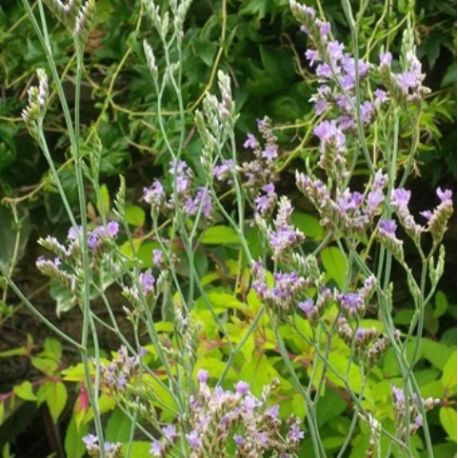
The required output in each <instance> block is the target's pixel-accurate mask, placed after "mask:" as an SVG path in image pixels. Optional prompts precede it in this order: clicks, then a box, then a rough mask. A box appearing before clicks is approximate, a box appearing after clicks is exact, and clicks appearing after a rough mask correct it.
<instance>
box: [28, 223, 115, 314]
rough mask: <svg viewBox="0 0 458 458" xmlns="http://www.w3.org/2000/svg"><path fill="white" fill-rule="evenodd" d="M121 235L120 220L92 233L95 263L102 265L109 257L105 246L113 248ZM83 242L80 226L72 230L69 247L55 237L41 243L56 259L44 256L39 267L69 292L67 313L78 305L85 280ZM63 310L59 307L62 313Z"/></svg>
mask: <svg viewBox="0 0 458 458" xmlns="http://www.w3.org/2000/svg"><path fill="white" fill-rule="evenodd" d="M118 232H119V224H118V223H117V222H116V221H110V222H108V223H107V224H106V225H100V226H96V227H95V228H94V229H93V230H91V231H89V232H88V235H87V246H88V248H89V253H90V255H91V259H92V260H93V262H94V263H97V264H98V265H99V266H100V265H101V264H102V263H101V259H103V258H104V257H106V253H104V251H105V250H103V247H107V246H109V245H111V244H112V243H113V240H114V239H115V238H116V236H117V234H118ZM82 239H83V234H82V228H81V227H80V226H78V227H72V228H70V230H69V231H68V235H67V240H66V244H65V245H64V244H62V243H60V242H59V241H58V240H57V239H56V238H55V237H51V236H48V237H45V238H40V239H39V240H38V243H39V244H40V245H41V246H43V247H44V248H46V249H47V250H49V251H50V252H52V253H53V254H54V255H55V258H54V259H52V260H51V259H46V258H44V257H43V256H40V257H39V258H38V259H37V261H36V266H37V268H38V270H40V272H41V273H43V274H44V275H46V276H47V277H49V278H50V279H51V280H54V281H56V282H57V283H58V284H59V285H60V286H62V287H64V288H65V289H66V290H67V291H69V293H70V296H71V298H70V299H69V301H68V304H67V305H66V309H65V310H68V309H69V308H71V307H73V306H74V305H76V304H77V302H78V290H79V285H80V282H81V281H82V279H81V276H82V257H81V244H82ZM60 311H61V310H60V309H59V307H58V313H60Z"/></svg>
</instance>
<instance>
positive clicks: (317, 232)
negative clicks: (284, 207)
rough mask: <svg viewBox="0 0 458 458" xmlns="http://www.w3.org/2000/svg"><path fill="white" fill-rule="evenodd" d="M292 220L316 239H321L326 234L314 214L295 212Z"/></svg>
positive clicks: (308, 235)
mask: <svg viewBox="0 0 458 458" xmlns="http://www.w3.org/2000/svg"><path fill="white" fill-rule="evenodd" d="M291 220H292V222H293V224H294V226H296V227H297V228H298V229H300V230H301V231H302V232H303V233H304V235H305V236H306V237H310V238H311V239H314V240H321V239H322V238H323V235H324V231H323V228H322V227H321V225H320V222H319V221H318V218H316V217H315V216H313V215H309V214H307V213H301V212H294V213H293V215H292V217H291Z"/></svg>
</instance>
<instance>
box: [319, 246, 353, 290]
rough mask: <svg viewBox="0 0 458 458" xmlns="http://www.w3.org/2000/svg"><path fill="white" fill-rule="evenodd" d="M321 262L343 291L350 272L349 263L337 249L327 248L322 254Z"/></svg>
mask: <svg viewBox="0 0 458 458" xmlns="http://www.w3.org/2000/svg"><path fill="white" fill-rule="evenodd" d="M321 262H322V263H323V266H324V268H325V270H326V273H327V274H328V276H329V278H331V279H333V280H334V281H335V282H336V283H337V286H338V287H339V288H340V289H341V290H343V289H344V288H345V280H346V278H347V272H348V262H347V259H346V258H345V256H344V255H343V254H342V252H341V251H340V250H339V249H338V248H337V247H327V248H325V249H324V250H323V251H322V252H321Z"/></svg>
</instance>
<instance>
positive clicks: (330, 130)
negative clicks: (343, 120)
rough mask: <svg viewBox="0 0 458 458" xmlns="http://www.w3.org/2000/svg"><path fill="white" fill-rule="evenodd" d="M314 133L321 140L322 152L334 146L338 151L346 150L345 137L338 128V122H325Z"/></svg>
mask: <svg viewBox="0 0 458 458" xmlns="http://www.w3.org/2000/svg"><path fill="white" fill-rule="evenodd" d="M313 133H314V134H315V135H316V136H317V137H318V138H319V139H320V142H321V146H320V147H321V151H322V152H323V151H325V150H326V149H327V148H328V147H329V146H330V145H332V146H333V147H334V148H335V149H336V150H337V151H342V150H344V149H345V135H344V134H343V133H342V131H341V130H340V128H339V127H338V126H337V123H336V121H323V122H320V124H318V125H317V126H316V127H315V129H314V130H313Z"/></svg>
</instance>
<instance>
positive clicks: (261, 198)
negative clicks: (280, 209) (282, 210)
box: [254, 183, 277, 216]
mask: <svg viewBox="0 0 458 458" xmlns="http://www.w3.org/2000/svg"><path fill="white" fill-rule="evenodd" d="M261 191H262V192H264V193H265V194H264V195H262V194H259V195H258V196H257V197H256V199H255V200H254V202H255V204H256V211H257V212H258V213H259V214H260V215H261V216H266V215H267V214H269V213H270V212H271V211H272V209H273V207H274V205H275V202H276V201H277V193H276V192H275V186H274V185H273V184H272V183H268V184H266V185H264V186H263V187H262V188H261Z"/></svg>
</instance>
